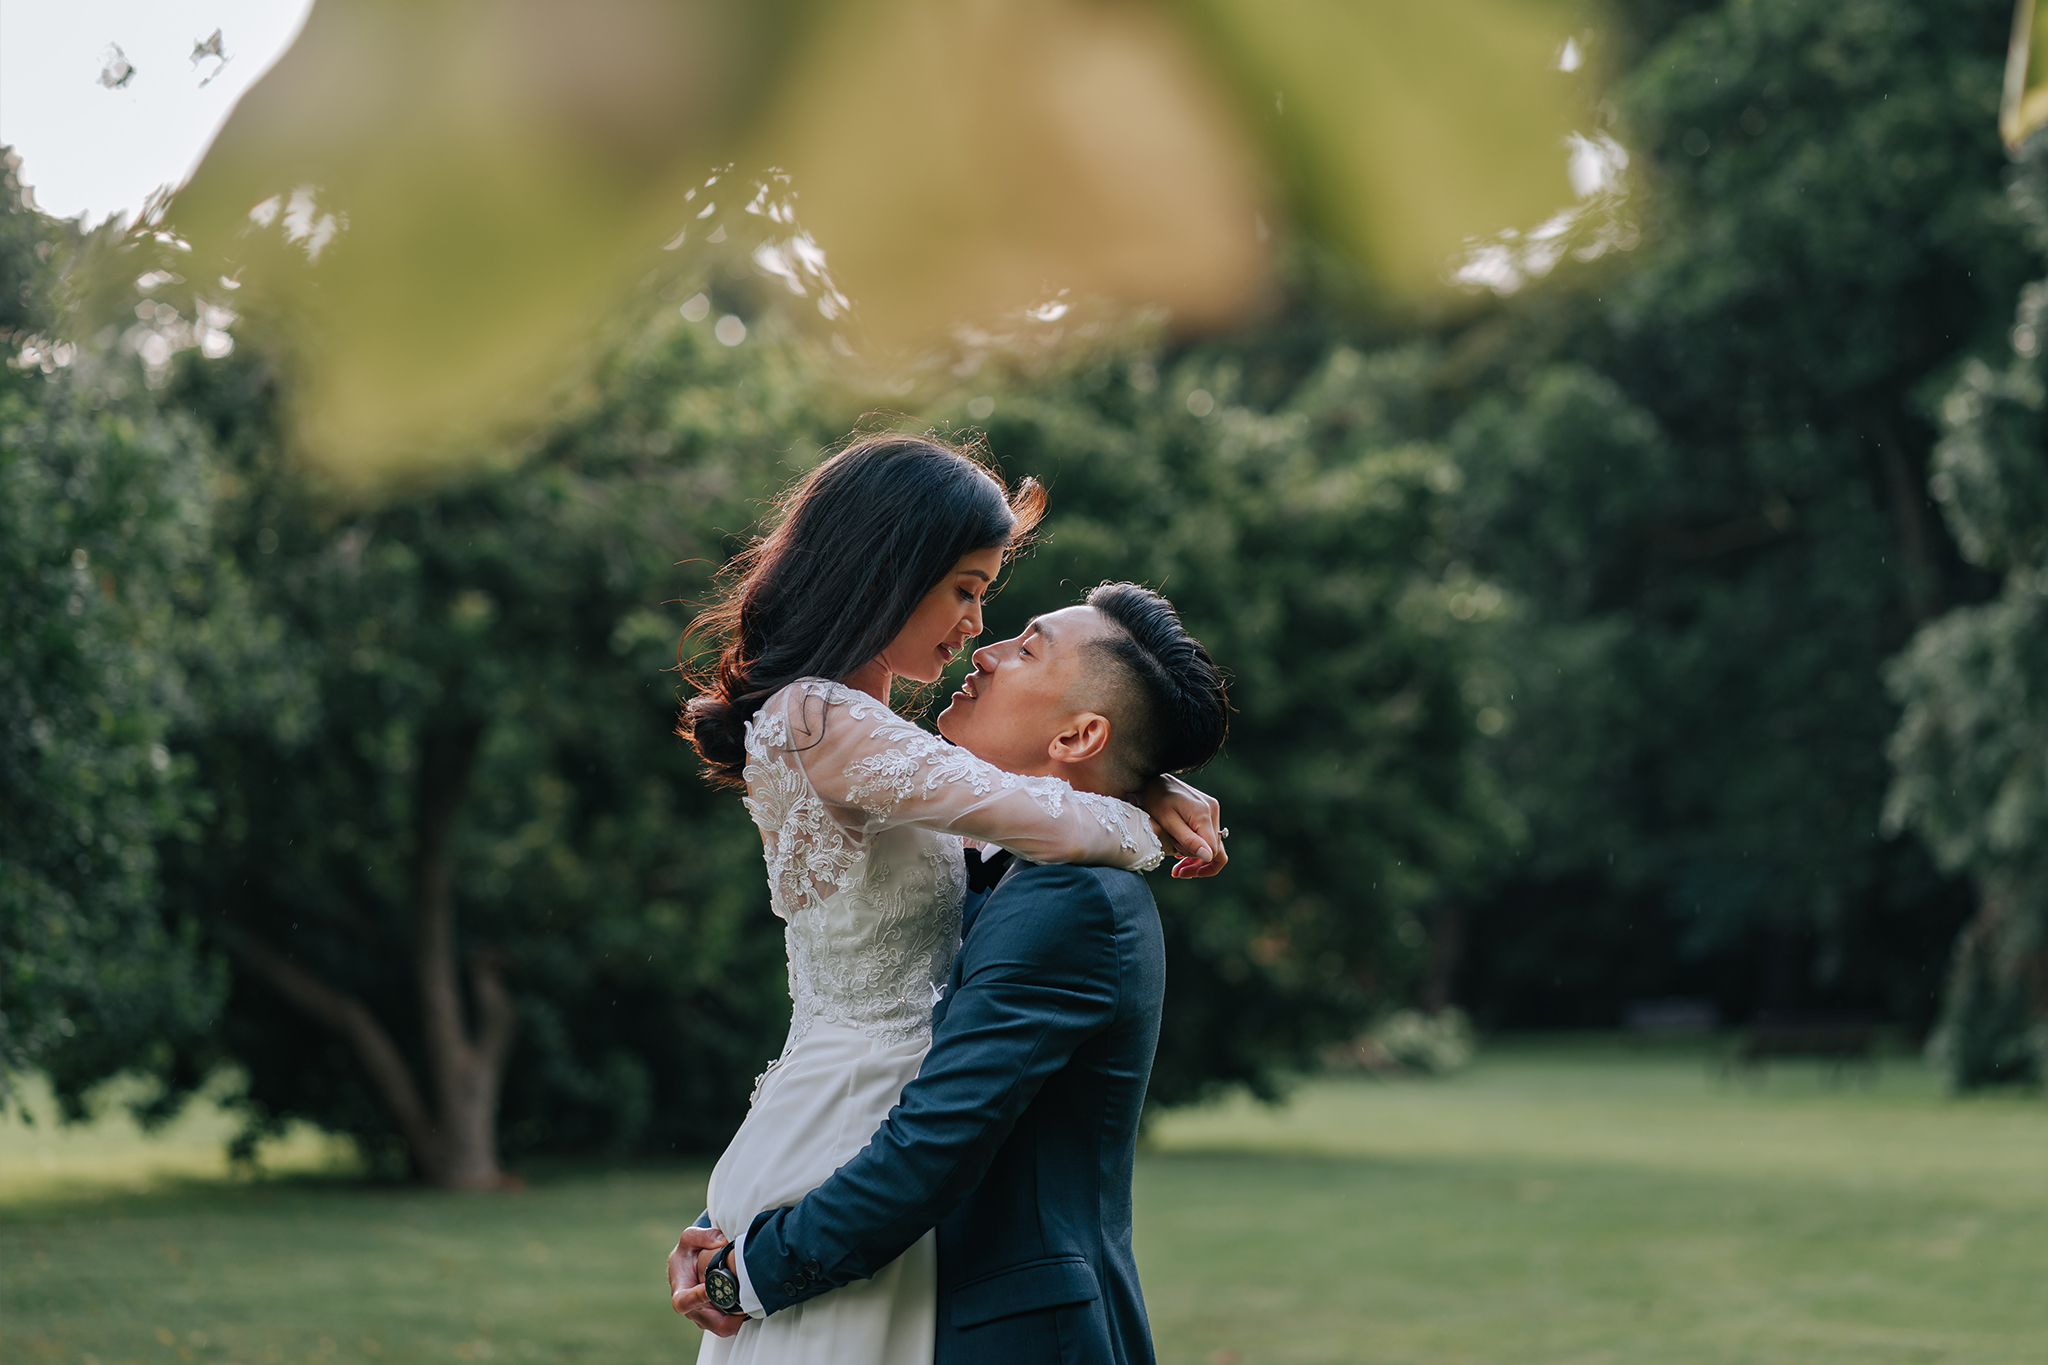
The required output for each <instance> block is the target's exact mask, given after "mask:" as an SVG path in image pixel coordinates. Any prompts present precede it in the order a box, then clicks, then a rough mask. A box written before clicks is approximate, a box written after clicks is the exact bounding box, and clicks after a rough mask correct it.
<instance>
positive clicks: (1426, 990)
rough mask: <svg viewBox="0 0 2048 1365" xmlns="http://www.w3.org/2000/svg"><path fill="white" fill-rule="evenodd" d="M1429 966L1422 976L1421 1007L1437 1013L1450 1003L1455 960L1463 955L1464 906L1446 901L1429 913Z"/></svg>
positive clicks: (1456, 975) (1455, 979) (1455, 976)
mask: <svg viewBox="0 0 2048 1365" xmlns="http://www.w3.org/2000/svg"><path fill="white" fill-rule="evenodd" d="M1428 934H1429V966H1428V968H1427V970H1426V972H1425V974H1424V976H1423V980H1422V1008H1423V1009H1424V1010H1426V1011H1427V1012H1428V1013H1430V1014H1439V1013H1441V1012H1442V1011H1443V1010H1444V1009H1445V1007H1447V1006H1448V1005H1450V1004H1451V996H1452V994H1453V992H1454V990H1455V989H1456V985H1457V979H1458V964H1459V962H1460V960H1461V959H1462V958H1463V957H1464V955H1465V909H1464V907H1463V906H1459V905H1447V906H1444V907H1442V908H1441V909H1439V910H1438V911H1437V912H1436V913H1435V914H1434V915H1432V916H1430V917H1429V925H1428Z"/></svg>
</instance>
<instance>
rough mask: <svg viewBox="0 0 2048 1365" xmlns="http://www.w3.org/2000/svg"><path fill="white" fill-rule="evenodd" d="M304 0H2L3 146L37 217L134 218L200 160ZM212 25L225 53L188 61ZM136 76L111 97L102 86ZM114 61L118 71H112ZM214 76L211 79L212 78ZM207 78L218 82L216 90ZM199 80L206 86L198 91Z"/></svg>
mask: <svg viewBox="0 0 2048 1365" xmlns="http://www.w3.org/2000/svg"><path fill="white" fill-rule="evenodd" d="M311 7H312V0H0V142H4V143H7V144H9V145H11V146H12V147H13V148H14V150H15V151H17V152H19V153H20V154H21V163H22V164H21V176H22V179H23V180H24V181H25V182H26V183H27V184H29V185H30V186H31V187H33V188H34V190H35V195H36V202H37V204H39V205H40V206H41V207H42V209H43V211H44V212H45V213H51V214H55V215H57V216H58V217H60V218H72V217H76V216H77V215H79V214H81V213H83V214H87V215H89V216H90V220H91V221H92V222H94V223H97V222H99V221H101V220H102V219H104V218H106V217H107V216H108V215H109V214H111V213H115V212H125V213H131V214H132V213H133V212H135V210H137V209H139V208H140V207H142V201H143V200H145V199H147V198H148V197H149V194H150V192H151V191H152V190H155V189H157V188H158V187H159V186H162V185H170V184H178V183H181V182H182V181H183V180H184V179H185V178H186V177H187V176H188V175H190V174H191V173H192V170H193V168H194V167H196V166H197V165H198V164H199V158H200V157H201V156H202V155H204V153H205V151H206V148H207V146H208V145H209V144H210V143H211V142H212V141H213V135H214V134H215V133H216V132H218V131H219V129H220V125H221V124H222V123H223V122H224V121H225V120H226V119H227V116H228V111H229V110H231V109H233V108H234V107H235V101H236V100H238V99H240V98H241V96H242V92H243V91H245V90H247V89H248V88H249V87H250V86H251V85H253V84H254V83H255V81H256V78H257V77H259V76H261V75H262V74H263V73H264V72H265V71H267V70H268V69H269V68H270V65H271V63H273V62H275V61H276V60H277V59H278V57H279V56H280V55H281V54H282V53H283V52H284V50H285V49H286V48H287V47H289V46H291V41H292V39H293V38H295V37H297V36H298V32H299V27H300V25H301V24H303V23H304V22H305V19H306V11H307V10H308V9H310V8H311ZM215 29H219V30H220V33H221V51H222V52H223V53H224V54H225V55H226V57H227V62H226V64H225V65H222V63H221V62H220V60H219V59H218V58H215V57H204V58H202V59H201V60H199V61H198V62H196V63H195V62H194V61H193V60H192V51H193V49H194V47H196V46H199V45H201V44H203V43H205V42H206V40H207V39H208V38H210V37H212V35H213V31H214V30H215ZM114 44H119V46H120V49H121V55H122V57H123V58H125V61H126V63H127V65H128V66H129V67H132V68H133V71H132V74H130V75H129V76H128V78H127V81H126V84H124V85H121V86H120V87H119V88H118V89H114V88H109V87H108V86H107V85H105V84H103V83H102V74H103V73H105V74H106V76H107V79H116V80H117V79H119V77H120V75H121V70H122V68H121V66H120V64H119V63H118V62H116V61H115V59H114V53H113V51H112V46H113V45H114ZM110 63H113V65H112V67H111V70H110ZM216 70H218V71H219V74H218V75H213V73H214V72H215V71H216ZM208 76H213V79H211V80H210V81H209V80H207V77H208ZM201 82H205V84H201Z"/></svg>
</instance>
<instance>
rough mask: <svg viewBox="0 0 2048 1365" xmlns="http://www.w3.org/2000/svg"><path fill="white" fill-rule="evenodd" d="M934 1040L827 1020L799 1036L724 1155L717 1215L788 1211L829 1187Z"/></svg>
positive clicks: (715, 1182)
mask: <svg viewBox="0 0 2048 1365" xmlns="http://www.w3.org/2000/svg"><path fill="white" fill-rule="evenodd" d="M929 1042H930V1039H929V1037H928V1036H927V1037H923V1038H918V1039H914V1040H909V1041H890V1040H887V1039H882V1038H877V1037H875V1036H874V1035H873V1034H872V1033H870V1032H867V1031H865V1030H862V1029H859V1028H853V1027H849V1026H846V1025H841V1024H835V1023H832V1022H830V1021H826V1020H819V1021H815V1022H814V1023H813V1024H812V1026H811V1027H810V1029H809V1030H807V1031H806V1032H804V1033H803V1034H802V1035H801V1036H792V1038H791V1039H790V1043H789V1045H788V1047H786V1048H785V1049H784V1050H783V1054H782V1056H781V1057H779V1058H777V1059H776V1061H775V1063H774V1064H773V1065H772V1066H771V1067H770V1068H769V1070H768V1072H767V1074H766V1075H764V1076H763V1077H762V1078H761V1084H760V1088H759V1091H758V1092H757V1093H756V1095H755V1098H754V1103H753V1106H752V1108H751V1109H750V1110H749V1111H748V1114H747V1119H746V1122H745V1123H743V1124H741V1125H740V1130H739V1132H738V1133H736V1134H735V1135H734V1136H733V1140H732V1143H731V1145H730V1146H728V1147H727V1148H726V1150H725V1154H724V1155H723V1156H721V1157H720V1158H719V1160H718V1167H717V1169H716V1171H714V1172H713V1174H712V1179H711V1187H712V1189H711V1194H712V1199H711V1203H712V1212H713V1214H714V1216H715V1217H738V1216H741V1214H742V1213H744V1214H746V1215H748V1216H751V1213H754V1212H759V1211H760V1210H762V1209H766V1208H777V1207H781V1206H782V1205H783V1204H785V1203H792V1202H794V1201H795V1200H797V1199H800V1198H802V1197H803V1195H804V1194H806V1193H807V1192H809V1191H810V1190H812V1189H814V1188H816V1187H817V1186H818V1185H819V1184H821V1183H823V1182H824V1180H825V1179H826V1177H828V1176H830V1175H831V1174H832V1172H833V1171H835V1170H837V1169H838V1168H839V1167H840V1166H841V1165H843V1164H845V1162H846V1161H847V1160H848V1158H850V1157H852V1156H853V1155H854V1154H855V1153H857V1152H859V1151H860V1150H861V1148H863V1147H865V1146H867V1144H868V1142H869V1140H870V1139H871V1138H873V1137H874V1134H875V1130H876V1129H877V1128H879V1127H881V1125H882V1121H883V1120H884V1119H886V1118H887V1117H888V1116H889V1110H890V1109H891V1108H893V1107H894V1106H895V1104H896V1101H897V1100H898V1099H899V1098H900V1097H901V1096H902V1094H903V1087H904V1086H905V1085H908V1084H909V1083H910V1081H911V1080H912V1079H913V1078H914V1077H915V1076H916V1075H917V1068H918V1065H919V1064H920V1063H921V1062H923V1060H924V1055H925V1051H926V1049H927V1046H928V1044H929ZM727 1204H731V1205H733V1207H731V1208H727V1207H723V1206H725V1205H727ZM740 1205H746V1206H747V1208H746V1209H744V1210H742V1209H740V1208H739V1207H738V1206H740Z"/></svg>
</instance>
